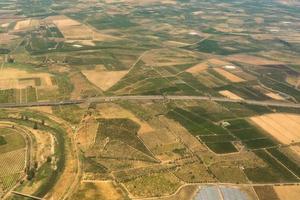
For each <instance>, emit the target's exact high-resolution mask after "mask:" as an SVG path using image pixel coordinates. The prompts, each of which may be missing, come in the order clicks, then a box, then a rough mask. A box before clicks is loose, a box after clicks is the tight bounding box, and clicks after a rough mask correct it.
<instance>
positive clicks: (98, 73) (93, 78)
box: [82, 69, 128, 91]
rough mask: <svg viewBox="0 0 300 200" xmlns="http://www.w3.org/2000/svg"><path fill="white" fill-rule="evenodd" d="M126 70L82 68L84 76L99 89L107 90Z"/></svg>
mask: <svg viewBox="0 0 300 200" xmlns="http://www.w3.org/2000/svg"><path fill="white" fill-rule="evenodd" d="M127 72H128V71H127V70H126V71H104V70H97V69H96V70H82V73H83V74H84V76H85V77H86V78H87V79H88V80H89V81H90V82H91V83H93V84H94V85H96V86H97V87H99V88H101V90H104V91H106V90H108V89H109V88H110V87H112V86H113V85H114V84H116V83H117V82H118V81H119V80H120V79H121V78H123V77H124V76H125V75H126V74H127Z"/></svg>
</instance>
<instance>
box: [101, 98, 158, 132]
mask: <svg viewBox="0 0 300 200" xmlns="http://www.w3.org/2000/svg"><path fill="white" fill-rule="evenodd" d="M97 110H98V111H99V113H100V116H101V117H103V118H107V119H113V118H128V119H131V120H132V121H134V122H136V123H138V124H139V125H140V126H141V127H140V130H139V133H148V132H152V131H154V129H153V128H152V127H151V126H150V125H149V124H148V123H146V122H144V121H141V120H140V119H139V118H137V117H136V116H135V115H134V114H132V113H131V112H130V111H128V110H126V109H124V108H122V107H121V106H119V105H117V104H111V103H108V104H99V105H97Z"/></svg>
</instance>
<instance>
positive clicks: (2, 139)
mask: <svg viewBox="0 0 300 200" xmlns="http://www.w3.org/2000/svg"><path fill="white" fill-rule="evenodd" d="M5 144H7V142H6V140H5V138H4V137H3V136H2V135H1V136H0V145H5Z"/></svg>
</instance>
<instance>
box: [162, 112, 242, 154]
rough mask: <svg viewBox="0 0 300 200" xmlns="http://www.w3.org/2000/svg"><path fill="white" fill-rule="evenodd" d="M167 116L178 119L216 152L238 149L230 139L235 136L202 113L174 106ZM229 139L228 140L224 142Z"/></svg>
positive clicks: (228, 151)
mask: <svg viewBox="0 0 300 200" xmlns="http://www.w3.org/2000/svg"><path fill="white" fill-rule="evenodd" d="M167 117H169V118H171V119H174V120H176V121H177V122H179V123H180V124H181V125H182V126H184V127H185V128H186V129H187V130H188V131H189V132H190V133H191V134H192V135H194V136H195V137H199V138H200V139H201V140H202V141H203V142H204V143H205V144H206V145H207V146H208V147H209V148H210V149H211V150H213V151H214V152H216V153H230V152H236V151H237V149H236V148H235V147H234V146H233V144H232V143H231V142H230V141H233V140H234V138H233V137H232V136H231V135H230V134H229V132H228V131H227V130H226V129H224V128H223V127H222V126H220V125H216V124H214V123H212V122H211V121H209V120H207V119H206V118H204V117H202V116H201V114H197V113H195V112H194V113H192V112H189V111H187V110H184V109H181V108H174V109H173V110H171V111H170V112H168V114H167ZM224 140H227V141H228V142H224Z"/></svg>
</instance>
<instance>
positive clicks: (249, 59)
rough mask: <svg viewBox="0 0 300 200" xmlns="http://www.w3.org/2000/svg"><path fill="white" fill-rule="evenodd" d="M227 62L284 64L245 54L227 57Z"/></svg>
mask: <svg viewBox="0 0 300 200" xmlns="http://www.w3.org/2000/svg"><path fill="white" fill-rule="evenodd" d="M226 59H227V60H229V61H231V62H242V63H246V64H250V65H281V64H284V63H282V62H278V61H274V60H269V59H266V58H261V57H256V56H251V55H245V54H238V55H232V56H227V57H226Z"/></svg>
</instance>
